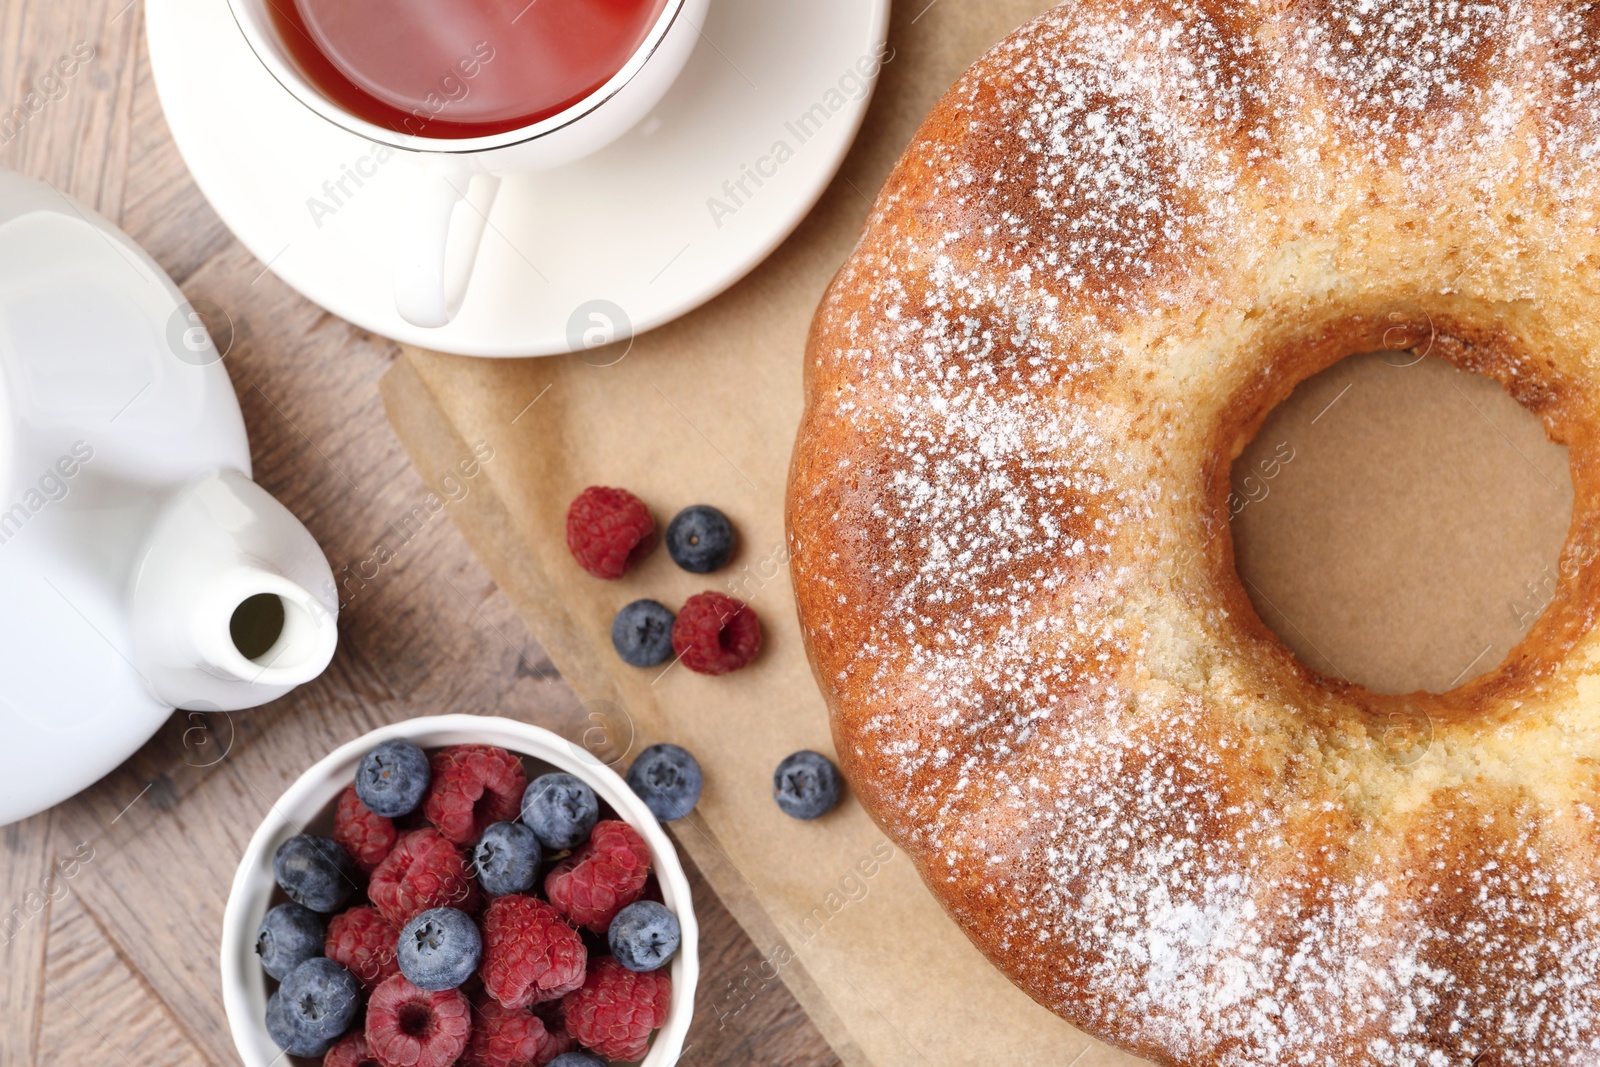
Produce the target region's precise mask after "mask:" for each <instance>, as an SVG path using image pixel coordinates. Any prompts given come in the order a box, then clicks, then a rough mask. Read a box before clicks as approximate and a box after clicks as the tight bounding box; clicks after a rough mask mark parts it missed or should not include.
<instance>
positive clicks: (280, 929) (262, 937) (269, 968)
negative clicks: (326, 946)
mask: <svg viewBox="0 0 1600 1067" xmlns="http://www.w3.org/2000/svg"><path fill="white" fill-rule="evenodd" d="M327 936H328V924H327V923H325V922H324V921H323V920H322V916H320V915H318V914H317V913H316V912H314V911H312V910H311V909H310V908H302V907H301V906H300V905H298V904H279V905H278V906H277V907H276V908H273V909H272V910H271V911H269V912H267V917H266V918H265V919H262V920H261V926H260V928H259V929H257V930H256V955H257V956H260V957H261V969H262V970H264V971H266V972H267V973H268V974H269V975H271V976H272V977H274V978H276V979H277V980H278V981H280V982H281V981H283V980H284V979H285V978H287V977H289V972H290V971H292V970H294V969H295V968H296V967H298V966H300V964H302V963H304V962H305V961H306V960H309V959H310V958H311V957H312V956H320V955H322V943H323V941H324V940H325V939H326V938H327Z"/></svg>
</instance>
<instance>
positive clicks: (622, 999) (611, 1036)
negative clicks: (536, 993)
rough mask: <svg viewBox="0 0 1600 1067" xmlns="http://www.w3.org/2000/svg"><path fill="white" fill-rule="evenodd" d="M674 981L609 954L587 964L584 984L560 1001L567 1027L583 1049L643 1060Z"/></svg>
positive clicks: (664, 1014) (664, 1019) (660, 973)
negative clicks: (638, 970)
mask: <svg viewBox="0 0 1600 1067" xmlns="http://www.w3.org/2000/svg"><path fill="white" fill-rule="evenodd" d="M671 1002H672V979H671V978H669V977H667V974H666V972H665V971H647V972H645V973H643V974H638V973H635V972H634V971H630V970H628V969H627V968H625V967H623V966H622V964H620V963H618V962H617V961H616V960H614V959H612V958H611V957H609V956H602V957H601V958H600V959H597V960H595V961H594V962H593V963H592V964H590V965H589V974H588V976H587V977H586V978H585V979H584V982H583V988H582V989H579V990H578V991H577V992H575V993H573V994H572V995H571V996H569V997H568V998H567V999H566V1000H564V1001H562V1002H561V1014H562V1017H563V1018H565V1019H566V1022H567V1031H568V1032H569V1033H570V1034H572V1036H573V1037H575V1038H577V1039H578V1043H579V1044H581V1045H582V1046H583V1047H584V1048H587V1049H590V1050H592V1051H594V1052H597V1053H599V1054H600V1055H602V1056H604V1057H606V1058H607V1059H612V1060H628V1061H633V1060H637V1059H642V1058H643V1056H644V1054H645V1050H646V1049H647V1048H648V1047H649V1045H650V1032H651V1031H652V1030H654V1029H655V1028H656V1027H658V1026H660V1025H661V1024H662V1023H663V1022H665V1021H666V1018H667V1005H668V1004H670V1003H671Z"/></svg>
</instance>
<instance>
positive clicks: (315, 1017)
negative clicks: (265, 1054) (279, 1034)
mask: <svg viewBox="0 0 1600 1067" xmlns="http://www.w3.org/2000/svg"><path fill="white" fill-rule="evenodd" d="M276 997H277V1000H278V1014H279V1017H280V1020H281V1021H282V1023H283V1025H284V1026H285V1028H286V1030H287V1034H286V1036H288V1037H290V1038H291V1039H293V1040H294V1041H296V1042H304V1043H305V1044H313V1043H316V1042H329V1041H334V1040H337V1039H338V1037H339V1036H340V1035H341V1034H343V1033H344V1032H345V1031H346V1030H348V1029H350V1024H351V1023H352V1022H354V1021H355V1017H356V1012H357V1011H358V1010H359V1009H360V1007H361V983H360V982H357V981H356V976H355V975H353V974H351V973H350V972H349V971H347V970H345V969H344V968H343V967H341V966H339V965H338V964H337V963H335V962H333V961H332V960H330V959H325V958H323V957H321V956H316V957H314V958H312V959H309V960H306V961H305V962H304V963H302V964H301V965H300V966H298V967H296V968H295V969H294V970H292V971H290V972H289V977H287V978H285V979H284V980H283V984H282V985H281V986H279V987H278V992H277V994H276ZM272 1014H273V1013H272V1009H271V1006H270V1005H269V1006H268V1010H267V1019H268V1026H269V1027H270V1026H271V1020H272ZM273 1040H274V1041H277V1040H278V1039H277V1038H276V1037H274V1038H273ZM278 1046H279V1047H280V1048H282V1049H284V1050H285V1051H287V1052H292V1051H293V1050H292V1049H289V1047H288V1046H287V1045H285V1044H283V1042H281V1041H280V1042H278Z"/></svg>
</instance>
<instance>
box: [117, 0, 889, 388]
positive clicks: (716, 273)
mask: <svg viewBox="0 0 1600 1067" xmlns="http://www.w3.org/2000/svg"><path fill="white" fill-rule="evenodd" d="M888 22H889V3H888V0H712V4H711V12H710V15H709V16H708V18H707V21H706V24H705V26H704V27H703V28H702V31H701V39H700V42H699V44H698V46H697V47H696V49H695V52H694V55H693V56H692V57H691V58H690V60H689V65H688V67H687V68H685V70H684V72H683V74H682V75H681V76H680V77H679V79H678V81H677V82H676V83H675V84H674V85H673V87H672V90H671V92H670V93H669V94H668V95H667V98H666V100H665V101H663V103H662V104H661V106H660V107H659V108H657V109H656V111H655V112H654V113H652V114H651V115H650V116H649V117H647V118H646V119H645V120H644V121H643V122H642V123H640V124H639V125H638V126H637V127H636V128H635V129H634V130H633V131H632V132H630V133H628V134H627V135H625V136H624V137H623V138H622V139H621V140H620V141H618V142H617V143H616V144H613V145H612V146H611V147H609V148H607V149H605V150H604V151H602V152H600V153H599V154H597V155H595V156H591V157H589V158H588V159H585V160H581V161H579V162H578V163H574V164H570V165H568V166H565V167H562V168H560V169H557V170H551V171H545V172H543V173H539V174H530V175H520V176H516V177H511V178H508V179H507V180H506V181H504V182H503V183H502V184H501V187H500V193H499V196H498V197H497V199H496V200H495V203H494V208H493V210H492V211H491V212H490V213H489V227H490V228H489V229H488V230H487V231H486V232H485V234H484V238H483V246H482V248H481V250H480V252H479V256H478V263H477V268H476V271H475V273H474V275H473V279H472V284H471V287H470V288H469V290H468V293H467V297H466V301H465V303H464V304H463V305H462V308H461V311H460V313H459V314H458V315H457V316H456V319H455V321H453V322H451V323H450V324H449V325H448V326H444V327H442V328H440V329H436V330H429V329H421V328H418V327H415V326H412V325H411V324H409V323H407V322H406V321H405V320H403V319H401V318H400V316H399V315H398V314H397V313H396V312H395V307H394V298H393V291H392V274H393V270H392V263H393V248H394V237H393V234H394V231H395V229H396V227H395V225H394V219H395V217H396V214H395V213H396V211H397V210H403V208H401V207H399V206H398V205H397V204H396V203H395V200H396V197H397V195H398V187H399V186H400V185H402V184H403V183H402V182H400V181H398V180H397V178H398V177H399V175H398V174H397V173H396V172H397V171H398V170H399V168H400V167H401V166H402V165H403V164H402V163H401V162H400V161H399V160H396V159H393V158H390V159H386V160H383V161H381V162H380V161H379V157H378V153H377V151H376V146H374V145H372V144H370V143H368V142H366V141H363V140H361V139H360V138H358V137H356V136H354V135H352V134H349V133H346V132H345V131H343V130H341V129H339V128H337V127H335V126H333V125H332V124H331V123H328V122H326V121H325V120H323V119H322V118H320V117H319V116H317V115H315V114H313V113H312V112H311V111H309V110H308V109H306V108H305V107H303V106H302V105H301V104H300V103H298V102H297V101H296V100H295V99H294V98H293V97H291V96H290V95H289V94H288V93H287V92H286V91H284V90H283V88H282V87H280V86H279V85H278V84H277V83H276V82H275V81H273V79H272V77H271V76H270V75H269V74H268V73H267V71H266V69H265V68H263V67H262V66H261V64H260V63H259V62H258V61H257V60H256V58H255V56H254V54H253V53H252V52H251V51H250V48H249V46H248V45H247V44H246V43H245V40H244V37H243V35H242V34H241V33H240V32H239V28H238V27H237V26H236V25H235V24H234V21H233V18H232V16H231V15H230V14H229V11H228V5H227V4H225V3H223V2H222V0H148V3H147V7H146V25H147V27H148V34H149V44H150V61H151V67H152V70H153V73H154V76H155V81H156V88H157V91H158V92H159V94H160V97H161V103H162V106H163V108H164V109H165V111H166V117H167V123H168V125H169V126H171V128H172V134H173V137H174V139H175V140H176V141H177V144H178V149H179V151H180V152H181V153H182V154H183V158H184V161H185V162H186V163H187V164H188V166H189V169H190V171H191V172H192V173H193V174H194V177H195V181H196V182H197V183H198V184H199V186H200V189H201V191H202V192H203V193H204V194H205V195H206V197H207V199H209V200H210V201H211V204H212V206H213V207H214V208H215V209H216V211H217V213H218V214H219V215H220V216H221V217H222V220H223V221H224V222H225V223H226V224H227V225H228V226H229V227H230V228H231V229H232V230H233V232H234V233H235V234H237V235H238V237H239V239H240V240H241V241H243V242H244V244H245V246H246V247H247V248H249V249H250V251H251V252H252V253H254V254H255V255H256V256H257V257H258V258H259V259H261V260H262V262H264V263H266V264H267V265H268V267H269V268H270V269H271V270H272V271H273V273H275V274H277V275H278V276H279V277H281V278H282V279H283V280H284V281H286V282H288V283H289V284H290V285H291V286H293V287H294V288H295V289H297V290H299V291H300V292H301V293H303V294H304V295H305V296H306V297H307V298H309V299H310V300H312V301H314V302H316V303H318V304H320V305H322V306H323V307H325V308H327V309H328V310H329V311H332V312H333V313H334V314H336V315H339V316H341V317H343V318H345V319H348V320H349V321H351V322H353V323H355V324H356V325H358V326H361V327H363V328H365V329H368V330H371V331H373V332H375V333H379V334H382V335H384V336H386V337H392V338H394V339H395V340H398V341H403V342H406V343H410V344H416V345H421V346H424V347H427V348H432V349H438V350H441V351H446V352H455V353H459V354H462V355H476V356H538V355H550V354H553V353H559V352H570V351H574V350H577V349H578V348H581V347H583V346H584V345H585V343H586V342H585V338H584V334H585V332H586V331H589V330H592V329H593V328H594V326H595V324H603V323H605V322H606V321H607V320H608V319H609V320H610V321H611V322H613V323H614V324H615V327H616V335H617V336H618V337H622V336H626V335H627V334H628V333H629V332H630V330H631V332H633V333H639V332H643V331H644V330H648V329H651V328H653V327H655V326H659V325H661V324H662V323H664V322H668V321H670V320H671V319H674V318H676V317H678V316H679V315H682V314H684V313H685V312H688V311H690V310H692V309H693V308H695V307H698V306H699V305H700V304H702V303H704V302H706V301H707V300H710V299H711V298H712V297H714V296H716V295H717V294H718V293H720V292H721V291H722V290H724V289H726V288H727V287H728V286H730V285H732V284H733V283H734V282H736V281H738V280H739V278H741V277H743V276H744V274H745V273H747V272H748V271H749V270H751V269H752V268H753V267H755V266H756V264H758V263H760V262H761V260H762V259H764V258H765V257H766V256H767V255H768V254H769V253H771V252H772V250H773V249H774V248H776V247H777V245H778V244H779V243H780V242H781V241H782V240H783V239H784V238H785V237H787V236H788V235H789V233H790V232H791V231H792V230H793V229H794V228H795V226H796V225H798V224H799V222H800V220H801V219H802V218H804V217H805V214H806V213H807V212H808V211H810V209H811V207H812V205H813V204H815V203H816V201H817V199H818V198H819V197H820V196H821V195H822V192H823V190H824V188H826V186H827V184H828V182H829V181H831V180H832V178H833V175H834V173H835V172H836V171H837V169H838V167H839V164H840V162H841V161H842V160H843V158H844V155H845V152H846V151H847V150H848V149H849V147H850V143H851V141H852V140H853V139H854V137H855V134H856V130H857V128H858V127H859V126H860V123H861V119H862V116H863V114H864V113H865V111H866V107H867V102H868V100H869V98H870V84H869V85H867V86H865V87H863V88H861V89H853V84H852V79H854V81H855V82H856V83H859V82H860V81H861V79H860V72H859V70H858V69H857V68H858V64H859V65H860V66H861V67H862V68H863V69H871V70H875V69H876V67H877V66H878V65H879V61H880V57H886V55H887V53H886V50H885V45H884V41H885V39H886V34H887V32H888ZM841 84H843V86H844V91H841ZM806 115H809V116H810V118H809V119H807V120H806V121H805V123H804V125H802V122H801V120H802V116H806ZM780 144H782V145H784V146H786V151H785V150H779V149H778V147H777V146H778V145H780ZM386 151H387V150H386ZM775 152H776V154H775ZM780 156H781V157H782V160H781V162H780V161H779V157H780ZM758 169H759V170H760V171H761V172H764V173H761V174H759V175H757V176H756V177H752V176H751V175H752V173H753V172H756V171H757V170H758ZM350 175H354V177H352V176H350ZM367 175H370V177H369V176H367ZM341 179H342V180H343V182H344V191H342V192H341V191H340V190H339V189H337V188H336V186H337V184H338V183H339V182H340V181H341ZM358 179H359V183H360V184H359V185H358V184H357V182H358ZM758 180H759V184H758ZM741 182H742V184H743V189H742V190H741V189H740V188H739V186H740V184H741ZM345 193H349V194H350V195H348V196H346V195H345ZM330 194H331V195H330ZM313 198H315V200H316V201H318V202H320V204H321V205H322V206H321V207H319V208H317V209H316V212H315V214H314V213H313V205H312V203H311V201H312V200H313ZM330 209H331V210H330ZM594 311H598V312H599V313H600V314H601V316H602V317H600V318H592V317H591V312H594ZM619 311H620V315H619ZM595 339H596V335H595V334H592V333H591V335H590V337H589V339H588V341H589V342H593V341H594V340H595Z"/></svg>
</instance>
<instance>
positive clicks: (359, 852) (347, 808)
mask: <svg viewBox="0 0 1600 1067" xmlns="http://www.w3.org/2000/svg"><path fill="white" fill-rule="evenodd" d="M399 836H400V832H399V831H398V830H396V829H395V828H394V822H393V820H390V819H385V818H384V817H383V816H382V815H376V814H374V813H373V812H371V811H369V810H368V809H367V806H366V805H365V804H363V803H361V798H360V797H358V796H356V787H355V786H353V785H352V786H350V787H349V788H347V789H346V790H345V791H344V792H343V793H340V794H339V806H338V808H336V809H335V811H334V815H333V839H334V840H335V841H337V842H338V843H339V844H340V845H341V846H342V847H343V848H344V850H345V851H346V852H348V853H350V858H351V859H352V860H354V861H355V864H356V866H357V867H358V868H360V870H361V871H363V872H364V873H366V874H371V873H372V872H373V871H375V870H377V868H378V864H380V863H382V862H383V858H384V857H385V856H387V855H388V854H389V852H390V850H392V849H393V848H394V843H395V840H396V839H397V838H398V837H399Z"/></svg>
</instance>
